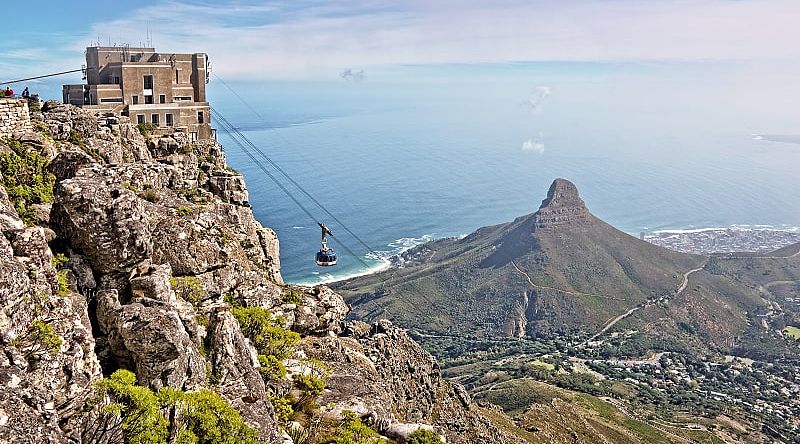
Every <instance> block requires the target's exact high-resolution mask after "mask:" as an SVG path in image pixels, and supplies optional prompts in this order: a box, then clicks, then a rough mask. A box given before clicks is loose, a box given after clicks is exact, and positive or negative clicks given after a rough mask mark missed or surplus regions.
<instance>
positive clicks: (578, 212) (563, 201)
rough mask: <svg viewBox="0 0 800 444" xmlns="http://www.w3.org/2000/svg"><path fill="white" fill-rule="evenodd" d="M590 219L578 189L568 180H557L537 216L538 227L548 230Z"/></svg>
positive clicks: (551, 186)
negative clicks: (556, 226)
mask: <svg viewBox="0 0 800 444" xmlns="http://www.w3.org/2000/svg"><path fill="white" fill-rule="evenodd" d="M588 217H589V210H587V209H586V204H585V203H584V202H583V199H581V196H580V194H578V188H577V187H576V186H575V184H574V183H572V182H570V181H568V180H567V179H560V178H559V179H556V180H554V181H553V183H552V185H550V189H549V190H548V191H547V198H546V199H545V200H543V201H542V204H541V205H540V206H539V211H537V212H536V214H535V220H536V226H537V227H540V228H546V227H550V226H554V225H563V224H568V223H583V222H585V221H586V220H587V219H588Z"/></svg>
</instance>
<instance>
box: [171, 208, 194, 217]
mask: <svg viewBox="0 0 800 444" xmlns="http://www.w3.org/2000/svg"><path fill="white" fill-rule="evenodd" d="M175 211H177V212H178V214H179V215H180V216H188V215H190V214H192V209H191V208H189V207H185V206H180V207H178V208H177V209H176V210H175Z"/></svg>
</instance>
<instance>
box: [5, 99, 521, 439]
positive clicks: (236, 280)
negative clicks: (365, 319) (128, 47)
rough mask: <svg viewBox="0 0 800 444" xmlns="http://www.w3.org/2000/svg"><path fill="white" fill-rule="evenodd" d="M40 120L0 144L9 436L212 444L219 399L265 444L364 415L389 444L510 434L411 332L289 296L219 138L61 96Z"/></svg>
mask: <svg viewBox="0 0 800 444" xmlns="http://www.w3.org/2000/svg"><path fill="white" fill-rule="evenodd" d="M15 116H16V114H15ZM19 116H22V117H19ZM19 116H17V117H14V118H23V119H24V118H27V117H26V116H23V114H22V113H20V114H19ZM30 116H31V119H32V120H31V121H30V122H22V124H20V122H12V123H13V125H12V124H11V123H8V122H5V123H4V124H6V123H8V125H6V126H8V127H9V128H12V127H13V128H20V130H17V131H16V132H14V133H13V134H12V136H11V137H6V138H3V139H1V140H0V173H2V177H0V185H2V186H0V231H1V232H2V236H0V304H2V312H0V351H2V353H0V384H1V385H2V389H0V400H2V407H0V442H35V443H38V442H42V443H44V442H48V443H72V442H75V443H77V442H98V443H100V442H115V440H119V439H123V438H124V439H126V440H127V439H128V438H129V437H130V436H132V434H135V433H149V434H150V435H148V436H150V437H151V438H152V437H153V436H155V437H156V438H153V441H147V442H178V441H180V440H181V439H185V438H186V437H187V436H190V435H191V436H192V437H194V438H193V439H197V441H195V442H217V441H215V440H214V438H213V436H216V435H214V433H212V431H210V430H209V429H208V427H210V426H209V425H208V423H207V422H199V421H197V420H196V419H193V418H195V417H193V416H192V415H193V414H196V412H197V411H200V410H201V408H205V409H209V408H212V407H209V405H212V406H215V407H213V408H214V409H216V410H214V411H215V412H217V413H216V414H215V415H211V417H215V418H221V417H222V416H223V413H221V412H228V410H226V409H227V408H228V407H227V405H229V406H232V407H233V408H234V409H235V410H236V412H234V413H231V415H233V416H232V417H235V418H238V417H241V418H242V420H243V422H244V424H245V425H246V426H242V427H241V428H240V429H237V430H239V431H240V432H241V433H242V435H238V436H250V435H248V433H250V432H251V431H253V433H254V434H255V435H254V436H256V438H255V439H257V440H259V441H261V442H268V443H278V442H282V443H292V442H297V443H298V444H299V443H301V442H302V443H313V442H326V441H324V440H325V439H331V437H332V436H334V437H335V436H338V435H337V433H338V434H342V433H349V432H348V431H347V430H344V429H345V428H346V427H350V426H352V425H353V421H357V422H358V423H359V424H362V423H363V424H366V425H368V426H369V427H370V429H369V430H370V432H369V433H376V434H377V433H380V434H382V435H384V436H386V437H388V438H389V439H391V440H393V441H395V442H402V441H403V440H404V439H405V437H407V436H408V435H409V434H410V433H412V432H413V431H415V430H417V429H420V428H422V429H426V430H431V431H434V432H435V433H436V434H439V435H441V436H442V437H443V438H445V439H446V440H447V442H452V443H459V442H460V443H469V442H485V443H508V442H517V441H516V439H515V438H513V437H510V436H508V435H506V434H505V433H504V432H502V431H501V430H499V429H498V428H496V427H495V426H494V425H493V424H492V423H491V422H490V421H488V420H487V419H486V418H485V417H483V416H482V415H481V414H480V412H479V410H478V409H477V407H476V406H475V405H474V404H473V402H472V400H471V399H470V397H469V396H468V395H467V394H466V392H464V391H463V390H462V389H461V388H460V387H458V386H456V385H453V384H451V383H449V382H447V381H445V380H443V379H442V377H441V375H440V374H439V369H438V366H437V364H436V362H435V360H433V358H431V356H430V355H429V354H428V353H426V352H425V351H423V350H422V349H421V348H420V347H419V346H418V345H417V344H416V343H415V342H414V341H413V340H411V339H410V338H409V337H408V336H407V335H406V334H405V333H404V332H403V331H402V330H400V329H398V328H396V327H394V326H392V325H391V323H389V322H387V321H381V322H377V323H375V324H372V325H369V324H364V323H360V322H345V317H346V315H347V313H348V311H349V307H348V306H347V305H346V304H345V303H344V301H343V300H342V298H341V297H340V296H339V295H338V294H336V293H335V292H333V291H331V290H330V289H328V288H326V287H317V288H308V287H293V286H287V285H284V283H283V281H282V279H281V275H280V262H279V248H278V239H277V237H276V235H275V233H274V232H273V231H272V230H270V229H268V228H264V227H262V226H261V224H260V223H259V222H258V221H257V220H255V218H254V217H253V213H252V211H251V209H250V208H249V204H248V197H247V189H246V187H245V184H244V181H243V178H242V176H241V175H239V174H238V173H237V172H236V171H234V170H232V169H231V168H229V167H228V166H227V164H226V163H225V156H224V152H223V150H222V148H221V147H220V146H219V145H218V144H217V143H216V142H215V141H200V142H191V141H189V140H188V139H187V138H186V136H185V135H184V134H180V133H176V134H174V135H171V136H163V137H155V136H153V135H151V134H149V131H148V128H146V127H144V126H142V127H139V128H137V126H135V125H133V124H131V123H130V121H129V120H128V119H127V118H126V117H119V116H111V115H94V114H91V113H89V112H85V111H83V110H80V109H78V108H75V107H72V106H68V105H62V104H58V103H55V102H48V103H47V104H45V106H44V107H43V110H42V111H41V112H39V111H34V112H31V113H30ZM26 123H27V125H26ZM121 370H125V371H129V372H132V373H133V374H134V375H135V381H136V384H137V386H138V387H140V388H139V389H137V388H131V387H128V386H126V385H125V383H124V381H127V379H126V377H125V376H124V375H125V374H124V373H120V371H121ZM112 375H114V377H112V378H109V377H111V376H112ZM104 378H105V379H104ZM137 390H138V391H137ZM142 390H144V391H142ZM131 393H136V394H137V395H136V396H134V395H131ZM148 393H149V395H148ZM156 393H157V395H158V396H157V397H155V396H154V395H152V394H156ZM202 396H207V397H205V398H203V397H202ZM217 398H219V399H221V402H220V403H216V404H215V402H216V401H214V400H216V399H217ZM149 399H157V404H154V405H156V406H157V407H155V408H154V410H153V409H151V410H147V409H146V408H145V405H146V403H145V400H149ZM196 399H206V400H207V401H208V400H211V401H208V402H205V403H204V404H192V402H195V401H193V400H196ZM153 402H154V403H155V402H156V401H153ZM137 409H138V410H137ZM346 411H347V412H355V418H356V419H355V420H352V421H351V420H347V418H351V419H352V417H351V416H349V415H350V414H349V413H345V412H346ZM132 412H138V413H137V414H138V415H139V416H135V417H133V416H131V415H132ZM143 412H150V413H149V414H147V415H146V414H144V413H143ZM226 414H227V413H226ZM126 415H128V416H126ZM131 418H134V419H135V421H134V420H132V419H131ZM153 418H155V419H153ZM204 418H206V419H208V417H204ZM342 418H345V420H342ZM137 421H138V422H137ZM147 421H154V422H152V424H153V426H152V428H151V429H149V430H141V429H142V427H140V426H138V425H137V424H151V422H147ZM348 421H349V422H348ZM222 422H223V421H222V420H216V422H214V424H212V425H213V427H223V426H225V427H230V424H232V423H234V422H231V421H229V422H225V424H222ZM162 426H163V430H164V432H163V434H161V435H159V433H161V432H160V430H161V428H160V427H162ZM214 430H216V429H214ZM224 430H232V429H230V428H229V429H224ZM231 433H232V432H231ZM237 433H239V432H237ZM364 433H367V432H364ZM325 437H327V438H325ZM126 442H127V441H126ZM182 442H183V441H182ZM243 442H244V441H243ZM248 442H249V441H248Z"/></svg>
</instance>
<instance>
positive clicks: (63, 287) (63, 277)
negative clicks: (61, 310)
mask: <svg viewBox="0 0 800 444" xmlns="http://www.w3.org/2000/svg"><path fill="white" fill-rule="evenodd" d="M56 278H57V283H58V295H59V296H61V297H64V296H66V295H68V294H69V280H67V270H61V271H59V272H58V274H56Z"/></svg>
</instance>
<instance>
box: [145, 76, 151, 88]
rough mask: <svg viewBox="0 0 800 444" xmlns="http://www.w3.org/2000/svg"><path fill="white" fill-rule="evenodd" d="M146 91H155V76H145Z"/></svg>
mask: <svg viewBox="0 0 800 444" xmlns="http://www.w3.org/2000/svg"><path fill="white" fill-rule="evenodd" d="M144 89H153V76H144Z"/></svg>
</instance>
